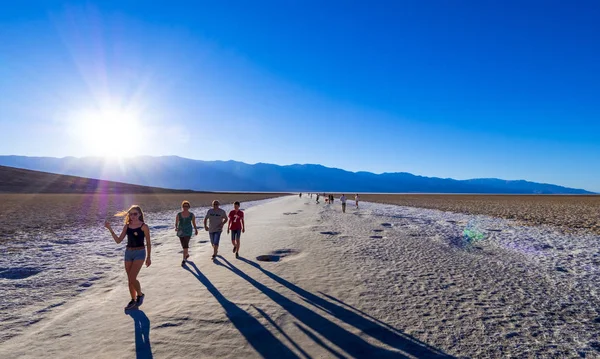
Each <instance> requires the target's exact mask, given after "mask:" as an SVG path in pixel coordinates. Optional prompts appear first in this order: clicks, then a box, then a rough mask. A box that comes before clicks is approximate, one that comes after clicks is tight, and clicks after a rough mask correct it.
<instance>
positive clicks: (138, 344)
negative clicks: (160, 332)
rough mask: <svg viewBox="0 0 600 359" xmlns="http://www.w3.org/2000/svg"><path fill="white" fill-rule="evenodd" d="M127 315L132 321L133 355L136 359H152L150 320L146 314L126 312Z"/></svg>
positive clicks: (132, 311) (137, 311) (134, 311)
mask: <svg viewBox="0 0 600 359" xmlns="http://www.w3.org/2000/svg"><path fill="white" fill-rule="evenodd" d="M127 315H129V316H130V317H131V318H132V319H133V328H134V330H135V334H134V335H135V355H136V358H137V359H152V347H151V346H150V320H149V319H148V317H147V316H146V313H144V312H143V311H141V310H139V309H137V310H128V311H127Z"/></svg>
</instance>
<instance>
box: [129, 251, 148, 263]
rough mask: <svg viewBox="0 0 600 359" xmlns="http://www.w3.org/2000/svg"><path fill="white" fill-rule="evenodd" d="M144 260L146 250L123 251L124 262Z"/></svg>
mask: <svg viewBox="0 0 600 359" xmlns="http://www.w3.org/2000/svg"><path fill="white" fill-rule="evenodd" d="M144 259H146V248H144V249H135V250H125V262H132V261H143V260H144Z"/></svg>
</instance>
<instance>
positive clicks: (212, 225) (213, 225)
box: [204, 201, 227, 260]
mask: <svg viewBox="0 0 600 359" xmlns="http://www.w3.org/2000/svg"><path fill="white" fill-rule="evenodd" d="M212 205H213V208H211V209H209V210H208V212H206V216H205V217H204V230H205V231H207V232H208V236H209V237H210V244H212V247H213V255H212V259H213V260H214V259H215V258H216V257H217V253H218V252H219V241H220V240H221V233H222V232H223V226H224V225H225V223H227V213H225V211H224V210H222V209H221V208H219V201H213V203H212Z"/></svg>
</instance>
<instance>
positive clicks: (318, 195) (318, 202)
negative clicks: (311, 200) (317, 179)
mask: <svg viewBox="0 0 600 359" xmlns="http://www.w3.org/2000/svg"><path fill="white" fill-rule="evenodd" d="M317 204H319V194H318V193H317Z"/></svg>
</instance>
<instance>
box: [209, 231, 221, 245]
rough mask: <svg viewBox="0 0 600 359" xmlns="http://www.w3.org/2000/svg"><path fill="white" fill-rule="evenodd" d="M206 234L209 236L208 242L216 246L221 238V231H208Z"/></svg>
mask: <svg viewBox="0 0 600 359" xmlns="http://www.w3.org/2000/svg"><path fill="white" fill-rule="evenodd" d="M208 235H209V236H210V244H212V245H213V246H218V245H219V241H220V240H221V232H210V233H209V234H208Z"/></svg>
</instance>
